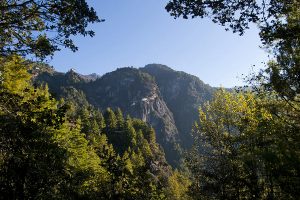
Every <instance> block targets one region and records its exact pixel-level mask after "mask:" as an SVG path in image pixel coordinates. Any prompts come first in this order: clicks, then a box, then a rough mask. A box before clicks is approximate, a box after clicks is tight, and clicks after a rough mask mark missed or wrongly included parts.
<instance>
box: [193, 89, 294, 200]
mask: <svg viewBox="0 0 300 200" xmlns="http://www.w3.org/2000/svg"><path fill="white" fill-rule="evenodd" d="M284 107H285V106H284V102H282V101H278V100H276V98H274V95H273V96H270V95H265V96H262V95H261V96H257V95H255V94H253V93H240V94H236V93H229V92H225V91H224V90H220V91H218V92H217V93H216V94H215V97H214V99H213V100H212V101H211V102H210V103H207V104H206V105H205V106H204V107H203V109H200V112H199V119H200V121H199V123H196V124H195V128H194V137H195V141H196V143H195V145H194V149H193V151H191V152H190V154H189V156H188V157H187V163H188V166H189V169H190V170H191V172H192V174H193V177H194V180H193V184H192V186H191V188H190V193H191V196H193V197H194V198H195V199H198V198H204V199H206V198H216V199H239V198H245V199H252V198H254V199H269V198H273V199H274V198H275V199H297V196H298V195H299V194H298V191H299V183H300V179H299V168H298V167H297V166H299V165H298V164H299V152H300V151H299V147H296V146H297V145H298V144H299V130H297V129H295V128H292V127H290V126H289V125H287V124H286V122H285V120H286V119H284V116H282V117H283V118H278V117H277V116H276V115H275V114H274V108H275V109H280V110H281V109H282V110H281V112H282V111H284V110H285V108H284ZM276 114H279V112H276ZM287 185H288V186H287Z"/></svg>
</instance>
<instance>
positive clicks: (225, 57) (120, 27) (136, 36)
mask: <svg viewBox="0 0 300 200" xmlns="http://www.w3.org/2000/svg"><path fill="white" fill-rule="evenodd" d="M167 2H168V1H167V0H160V1H157V0H143V1H141V0H109V1H108V0H88V3H89V4H90V5H91V6H93V7H94V8H95V10H96V11H97V13H98V15H99V16H100V17H101V18H104V19H105V20H106V21H105V22H104V23H98V24H94V25H91V26H90V28H91V29H93V30H94V31H95V32H96V36H95V37H93V38H89V37H81V36H76V37H74V41H75V43H76V44H77V46H78V47H79V51H77V52H75V53H73V52H71V51H69V50H62V51H60V52H58V53H56V54H55V56H54V57H53V59H52V60H50V61H49V64H51V65H53V66H54V67H55V69H56V70H58V71H62V72H66V71H68V70H69V69H70V68H74V69H76V70H77V72H79V73H82V74H90V73H94V72H95V73H98V74H100V75H102V74H104V73H106V72H110V71H113V70H115V69H116V68H120V67H127V66H133V67H143V66H145V65H146V64H150V63H159V64H165V65H168V66H169V67H171V68H173V69H175V70H178V71H185V72H187V73H190V74H193V75H196V76H198V77H199V78H200V79H201V80H203V81H204V82H205V83H208V84H210V85H212V86H224V87H233V86H236V85H243V80H242V74H245V75H247V74H249V72H251V70H252V65H256V67H254V70H257V69H259V68H260V67H262V66H263V64H261V62H263V61H266V60H267V54H266V52H265V51H264V50H262V49H260V48H259V45H260V40H259V37H258V30H257V28H256V26H254V25H253V27H252V28H251V29H250V30H249V31H247V33H246V34H245V35H244V36H242V37H240V36H238V35H237V34H232V33H231V32H226V31H225V30H224V28H223V27H221V26H218V25H216V24H213V23H212V22H211V21H210V20H209V19H192V20H191V19H189V20H183V19H176V20H175V19H173V18H172V17H171V16H170V15H169V14H168V13H167V12H166V11H165V9H164V7H165V5H166V3H167Z"/></svg>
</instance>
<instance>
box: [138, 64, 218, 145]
mask: <svg viewBox="0 0 300 200" xmlns="http://www.w3.org/2000/svg"><path fill="white" fill-rule="evenodd" d="M140 70H141V71H143V72H146V73H148V74H150V75H151V76H153V77H154V78H155V82H156V83H157V85H158V87H159V89H160V92H161V94H162V97H163V99H164V100H165V102H166V103H167V106H168V108H169V109H170V110H171V112H172V113H173V115H174V119H175V124H176V127H177V129H178V131H179V138H180V140H181V145H182V146H183V147H188V146H190V145H191V134H190V133H191V128H192V125H193V123H194V122H195V121H196V120H197V119H198V108H199V106H201V105H202V104H203V103H204V102H206V101H208V100H210V99H211V98H212V94H213V92H214V90H215V89H214V88H212V87H210V86H209V85H207V84H205V83H203V82H202V81H201V80H200V79H199V78H198V77H196V76H193V75H190V74H187V73H185V72H179V71H175V70H173V69H171V68H169V67H167V66H165V65H160V64H150V65H146V66H145V67H144V68H141V69H140Z"/></svg>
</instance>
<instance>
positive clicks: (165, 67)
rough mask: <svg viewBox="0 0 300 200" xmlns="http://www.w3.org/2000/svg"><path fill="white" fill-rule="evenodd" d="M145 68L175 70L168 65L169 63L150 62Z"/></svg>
mask: <svg viewBox="0 0 300 200" xmlns="http://www.w3.org/2000/svg"><path fill="white" fill-rule="evenodd" d="M144 69H148V70H160V71H162V70H163V71H174V70H173V69H172V68H170V67H168V66H167V65H162V64H156V63H153V64H148V65H145V67H144Z"/></svg>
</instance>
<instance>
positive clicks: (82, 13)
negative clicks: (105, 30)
mask: <svg viewBox="0 0 300 200" xmlns="http://www.w3.org/2000/svg"><path fill="white" fill-rule="evenodd" d="M101 21H103V20H100V19H99V18H98V17H97V15H96V12H95V11H94V9H93V8H91V7H89V6H88V4H87V3H86V1H85V0H59V1H56V0H49V1H42V0H1V1H0V55H1V56H4V55H10V54H12V53H17V54H20V55H28V54H31V55H35V56H37V57H40V58H45V57H46V56H49V55H53V53H54V52H55V51H57V50H60V49H59V47H60V46H64V47H66V48H70V49H71V50H72V51H76V50H77V49H78V48H77V47H76V46H75V44H74V43H73V40H72V39H71V36H73V35H77V34H81V35H83V36H94V34H95V33H94V32H93V31H92V30H86V28H87V26H88V24H89V23H95V22H101Z"/></svg>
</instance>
